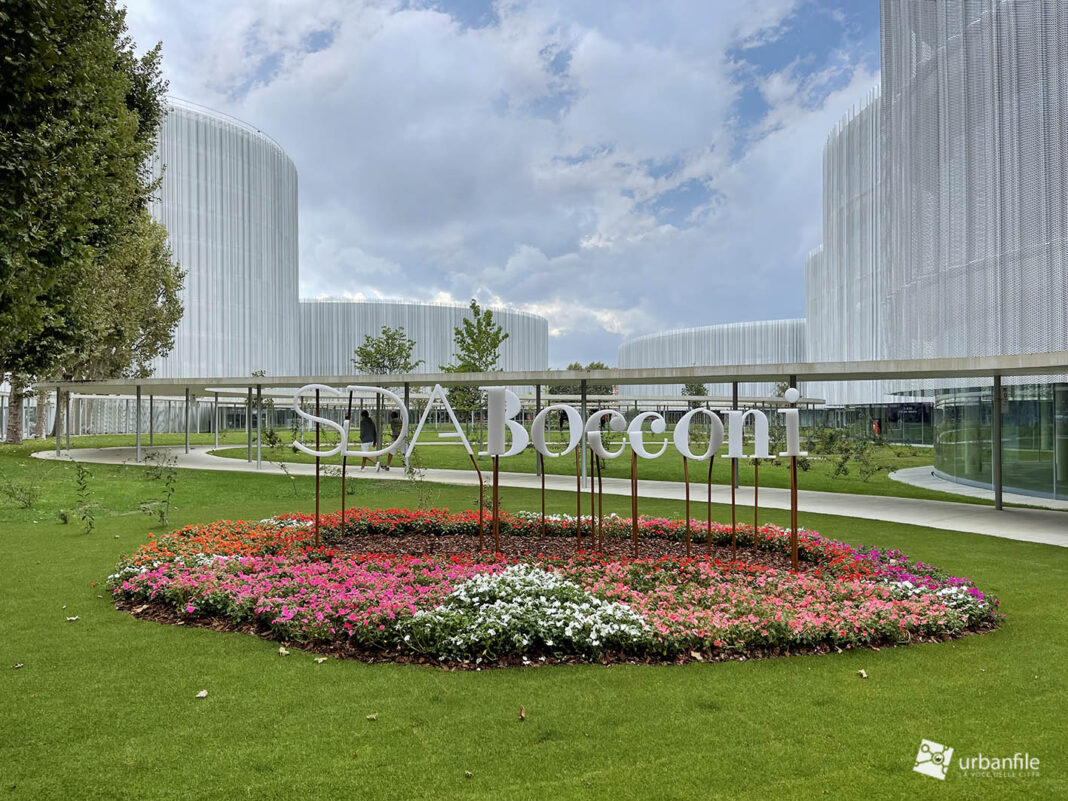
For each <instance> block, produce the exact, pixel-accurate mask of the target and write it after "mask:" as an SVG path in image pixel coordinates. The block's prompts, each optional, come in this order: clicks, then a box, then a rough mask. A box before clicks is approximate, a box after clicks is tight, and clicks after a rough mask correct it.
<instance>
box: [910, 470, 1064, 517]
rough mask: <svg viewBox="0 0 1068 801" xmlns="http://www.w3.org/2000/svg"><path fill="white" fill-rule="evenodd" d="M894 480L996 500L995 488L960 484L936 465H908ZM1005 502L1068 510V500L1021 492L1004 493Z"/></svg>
mask: <svg viewBox="0 0 1068 801" xmlns="http://www.w3.org/2000/svg"><path fill="white" fill-rule="evenodd" d="M890 478H892V479H893V480H894V481H900V482H901V483H902V484H911V485H912V486H914V487H923V488H924V489H929V490H935V491H937V492H950V493H953V494H954V495H966V496H968V497H969V498H983V499H985V500H988V501H990V502H993V501H994V490H992V489H986V488H984V487H969V486H968V485H967V484H958V483H957V482H956V481H949V480H948V479H945V478H941V477H940V476H936V475H935V474H934V465H924V466H923V467H906V468H905V469H904V470H895V471H894V472H893V473H891V474H890ZM1002 501H1003V502H1004V503H1018V504H1023V505H1025V506H1037V507H1039V508H1040V509H1060V510H1061V511H1068V501H1059V500H1055V499H1053V498H1040V497H1038V496H1035V495H1023V494H1021V493H1019V492H1006V493H1003V494H1002Z"/></svg>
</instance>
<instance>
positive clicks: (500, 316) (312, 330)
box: [300, 300, 549, 375]
mask: <svg viewBox="0 0 1068 801" xmlns="http://www.w3.org/2000/svg"><path fill="white" fill-rule="evenodd" d="M492 311H493V319H494V322H496V323H498V324H499V325H500V326H501V328H502V329H503V330H504V332H505V333H507V334H508V338H507V339H506V340H504V342H503V343H502V344H501V349H500V355H501V358H500V361H499V362H498V363H497V366H498V367H499V368H501V369H502V370H545V369H546V368H547V367H548V366H549V323H548V321H547V320H546V319H545V318H544V317H538V316H537V315H534V314H529V313H527V312H521V311H514V310H510V309H492ZM470 316H471V312H470V310H469V309H468V308H467V307H466V306H459V305H447V304H436V303H402V302H391V301H349V300H302V301H301V302H300V324H301V336H300V364H301V369H302V370H303V371H304V372H305V373H306V374H309V375H350V374H352V373H353V372H354V368H353V365H352V358H353V355H354V354H353V352H354V351H355V349H356V347H357V346H359V345H362V344H363V342H364V339H365V338H366V337H368V336H378V335H379V334H380V333H381V331H382V327H383V326H389V327H390V328H398V327H402V328H404V333H405V335H406V336H408V337H409V338H410V339H412V340H413V341H414V342H415V348H414V350H413V352H412V359H413V360H414V361H419V360H422V361H423V364H421V365H420V366H419V367H418V368H417V369H418V372H437V371H438V368H440V367H442V366H444V365H447V364H450V363H452V362H453V361H454V358H453V354H454V350H455V348H454V342H453V329H455V328H456V327H457V326H459V325H460V323H461V321H462V320H464V319H465V318H468V317H470Z"/></svg>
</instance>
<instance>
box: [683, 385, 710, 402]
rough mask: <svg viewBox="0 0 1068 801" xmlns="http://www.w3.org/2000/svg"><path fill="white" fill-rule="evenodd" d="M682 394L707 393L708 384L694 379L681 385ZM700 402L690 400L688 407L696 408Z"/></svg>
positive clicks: (698, 394)
mask: <svg viewBox="0 0 1068 801" xmlns="http://www.w3.org/2000/svg"><path fill="white" fill-rule="evenodd" d="M682 394H683V395H686V396H688V397H693V396H701V395H707V394H708V384H698V383H697V382H696V381H694V382H691V383H689V384H683V385H682ZM699 405H700V404H698V403H697V401H690V408H691V409H696V408H697V407H698V406H699Z"/></svg>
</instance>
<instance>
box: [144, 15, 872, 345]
mask: <svg viewBox="0 0 1068 801" xmlns="http://www.w3.org/2000/svg"><path fill="white" fill-rule="evenodd" d="M798 5H799V0H764V1H763V2H746V3H738V2H719V3H713V2H708V1H707V0H693V2H689V3H686V2H678V3H667V4H665V3H661V2H653V0H645V1H642V0H635V2H627V3H619V2H616V0H585V1H584V2H582V3H574V4H568V6H567V7H566V8H561V7H560V6H559V5H558V4H556V3H553V2H550V1H549V0H530V2H520V0H508V1H507V2H505V1H504V0H501V1H500V2H497V3H496V4H495V5H494V9H495V12H496V16H495V18H494V19H493V21H492V24H487V25H483V26H481V27H468V26H465V25H464V24H462V23H461V21H460V20H458V19H457V18H455V17H453V16H450V15H449V14H448V13H446V10H443V9H447V8H448V2H447V1H443V2H441V3H438V4H435V5H434V6H433V7H432V6H430V5H420V4H417V3H402V2H400V1H399V0H398V2H375V1H374V0H363V1H362V2H358V3H350V2H342V0H316V2H310V1H307V2H306V1H305V0H300V1H299V2H291V3H286V4H273V3H268V4H264V3H261V2H259V0H238V2H234V3H230V4H227V5H226V6H224V7H223V11H222V13H221V14H220V10H219V9H220V6H219V5H218V4H217V3H214V2H209V1H208V0H190V2H185V3H181V4H178V3H170V2H165V0H151V1H150V0H142V1H141V2H136V3H132V4H131V7H130V12H129V22H130V27H131V31H132V33H133V35H134V36H135V38H136V40H137V41H138V42H139V43H141V45H142V46H145V47H147V46H149V45H150V44H152V43H153V42H154V41H155V40H156V39H163V40H164V64H165V69H166V73H167V75H168V77H169V78H170V80H171V85H172V90H173V92H174V93H175V94H176V95H179V96H182V97H186V98H188V99H191V100H194V101H196V102H200V103H205V104H207V105H211V106H214V107H216V108H220V109H221V110H224V111H226V112H228V113H231V114H234V115H236V116H238V117H241V118H243V119H246V120H248V121H249V122H251V123H253V124H254V125H256V126H257V127H259V128H260V129H262V130H264V131H267V132H268V133H270V134H271V136H273V137H274V138H275V139H277V140H278V141H279V142H280V143H281V144H282V145H283V147H285V148H286V151H287V152H288V153H289V154H290V156H291V157H292V158H293V160H294V161H295V163H296V165H297V168H298V170H299V173H300V193H301V195H300V208H301V212H300V213H301V219H300V231H301V248H300V252H301V289H302V292H303V293H304V294H306V295H307V296H319V295H331V296H349V297H357V296H359V297H390V298H394V297H404V298H410V299H415V300H434V299H439V300H459V301H461V302H463V301H466V299H467V298H470V297H472V296H477V297H479V298H480V300H482V301H484V302H495V301H502V302H505V303H507V304H510V305H513V306H516V307H519V308H523V309H528V310H531V311H536V312H537V313H539V314H544V315H545V316H547V317H548V318H549V321H550V328H551V330H552V332H553V339H552V344H551V350H550V358H551V361H552V362H553V363H554V364H564V363H567V362H569V361H573V360H575V359H580V360H582V361H590V360H593V359H599V360H602V361H606V362H608V363H615V346H616V344H617V343H618V342H619V341H620V339H621V338H623V337H626V336H631V335H635V334H641V333H646V332H648V331H650V330H656V329H659V328H669V327H677V326H679V325H697V324H709V323H716V322H726V321H731V320H740V319H762V318H765V317H777V316H799V315H800V314H801V313H802V311H803V293H802V285H803V284H802V272H803V270H802V259H803V256H804V253H806V252H807V251H808V250H809V249H810V248H812V247H814V246H815V245H817V244H819V241H820V180H821V168H820V162H821V156H822V149H823V142H824V139H825V138H826V135H827V133H828V131H829V129H830V127H831V125H832V124H833V123H834V121H835V120H836V119H837V118H838V117H839V116H840V115H841V114H842V113H843V112H844V111H845V110H846V109H847V108H848V106H849V105H850V104H851V103H852V102H854V101H855V100H856V99H858V98H859V96H860V95H861V94H862V93H863V91H864V90H866V89H867V88H868V87H869V86H870V85H871V84H873V83H874V82H875V76H874V75H873V74H872V73H871V72H870V71H869V70H868V69H867V68H866V67H864V66H863V62H861V61H858V59H857V57H856V54H855V53H853V52H852V51H851V50H850V49H849V48H848V46H847V45H846V44H842V45H841V47H840V50H839V51H836V52H835V57H834V58H833V59H831V60H829V61H828V63H827V64H824V65H821V66H820V67H819V68H818V69H816V68H812V67H811V66H810V65H808V64H806V63H805V62H804V61H803V60H795V61H793V62H792V63H790V62H789V60H787V66H786V67H783V68H780V69H778V70H773V71H768V70H766V69H765V70H763V71H761V70H758V69H757V68H756V67H754V66H752V65H751V64H749V63H748V62H747V61H746V59H747V58H748V56H747V54H748V53H750V52H756V49H757V48H758V47H760V46H766V45H767V44H768V43H769V42H775V41H776V40H779V39H780V38H781V37H783V36H784V34H785V32H787V31H788V30H789V28H790V26H791V24H793V22H794V21H795V19H796V17H795V12H797V10H798ZM833 87H837V88H833ZM746 89H748V91H750V92H754V91H755V92H759V93H760V95H761V96H762V97H763V100H764V102H765V103H766V104H767V106H768V110H767V112H766V114H764V115H763V116H762V118H760V119H740V117H739V111H738V101H739V99H740V97H741V95H742V92H743V91H744V90H746Z"/></svg>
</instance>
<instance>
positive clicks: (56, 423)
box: [48, 389, 64, 439]
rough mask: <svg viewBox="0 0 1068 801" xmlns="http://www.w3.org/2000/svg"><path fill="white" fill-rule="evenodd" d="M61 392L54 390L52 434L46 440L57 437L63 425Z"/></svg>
mask: <svg viewBox="0 0 1068 801" xmlns="http://www.w3.org/2000/svg"><path fill="white" fill-rule="evenodd" d="M63 411H64V409H63V392H62V391H60V390H58V389H57V390H56V413H55V414H54V415H53V416H52V433H51V434H49V435H48V438H49V439H51V438H52V437H58V436H59V427H60V425H61V424H62V423H63Z"/></svg>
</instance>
